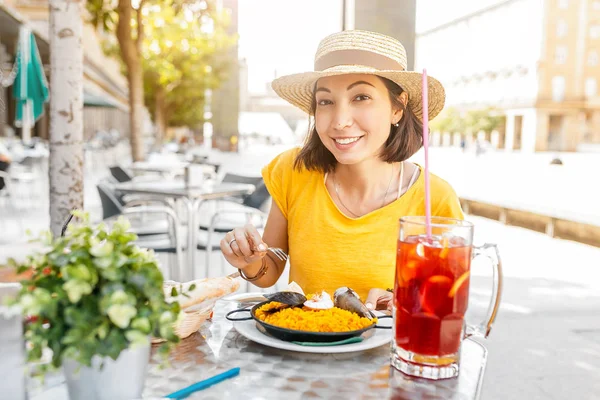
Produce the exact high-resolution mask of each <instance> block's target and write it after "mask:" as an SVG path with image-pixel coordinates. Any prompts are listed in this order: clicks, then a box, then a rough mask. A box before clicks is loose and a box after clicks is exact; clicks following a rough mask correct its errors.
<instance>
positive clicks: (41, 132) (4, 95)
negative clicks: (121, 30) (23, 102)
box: [0, 0, 129, 139]
mask: <svg viewBox="0 0 600 400" xmlns="http://www.w3.org/2000/svg"><path fill="white" fill-rule="evenodd" d="M23 25H27V27H28V28H29V29H31V30H32V32H33V33H34V36H35V40H36V45H37V47H38V49H39V52H40V57H41V59H42V63H43V64H44V70H45V72H46V77H47V78H48V81H49V73H50V68H49V64H50V45H49V38H48V31H49V11H48V1H47V0H4V2H3V3H2V4H1V5H0V69H1V71H2V74H3V75H4V76H5V77H6V76H8V75H10V72H11V70H12V68H13V65H14V60H15V54H16V51H17V39H18V34H19V29H20V28H21V27H22V26H23ZM82 40H83V48H84V70H83V78H84V83H83V90H84V137H85V138H86V139H89V138H90V137H92V136H93V135H94V134H95V133H96V132H97V131H109V130H111V129H114V130H117V131H119V133H120V135H121V137H128V136H129V119H128V113H129V101H128V98H129V92H128V88H127V80H126V78H125V77H124V76H123V74H122V73H121V70H120V64H119V62H118V61H117V60H115V59H112V58H110V57H107V56H106V55H105V54H104V52H103V50H102V45H101V43H100V41H101V38H100V37H98V35H97V33H96V32H95V31H94V29H93V27H92V26H90V25H87V24H85V25H84V27H83V35H82ZM0 91H1V93H0V99H3V100H2V101H3V103H4V105H5V107H4V108H3V112H2V113H0V125H1V126H3V127H11V125H12V121H14V100H13V99H12V90H11V88H10V87H8V88H5V87H2V86H1V85H0ZM46 107H48V105H46ZM47 111H48V109H47V110H46V112H45V113H44V116H43V117H42V118H41V119H40V120H39V121H37V123H36V124H35V127H34V129H33V132H32V133H33V135H34V136H39V137H41V138H43V139H47V138H48V122H49V121H48V112H47ZM13 129H14V127H13ZM2 133H3V132H0V134H2ZM17 133H18V130H17Z"/></svg>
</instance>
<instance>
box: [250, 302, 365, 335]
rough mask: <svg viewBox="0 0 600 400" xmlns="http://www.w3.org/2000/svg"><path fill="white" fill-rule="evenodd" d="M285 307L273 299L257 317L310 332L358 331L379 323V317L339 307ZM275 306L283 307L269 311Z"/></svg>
mask: <svg viewBox="0 0 600 400" xmlns="http://www.w3.org/2000/svg"><path fill="white" fill-rule="evenodd" d="M282 307H284V308H282ZM285 307H286V306H285V305H284V304H281V303H277V302H274V301H272V302H270V303H268V304H265V305H263V306H262V307H260V308H258V309H257V310H256V317H257V318H258V319H260V320H261V321H264V322H266V323H268V324H271V325H275V326H278V327H280V328H287V329H294V330H299V331H309V332H348V331H356V330H359V329H363V328H366V327H368V326H370V325H371V324H375V323H377V318H373V319H371V320H370V319H368V318H364V317H360V316H359V315H358V314H356V313H353V312H351V311H347V310H342V309H341V308H337V307H333V308H330V309H328V310H312V309H310V308H307V307H288V308H285ZM275 308H282V309H281V310H279V311H274V312H268V311H269V310H272V309H275Z"/></svg>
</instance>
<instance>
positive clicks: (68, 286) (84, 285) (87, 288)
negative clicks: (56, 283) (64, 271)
mask: <svg viewBox="0 0 600 400" xmlns="http://www.w3.org/2000/svg"><path fill="white" fill-rule="evenodd" d="M63 289H65V291H66V292H67V296H69V301H70V302H71V303H77V302H78V301H79V300H81V296H83V295H86V294H90V293H92V285H90V284H89V283H88V282H85V281H82V280H79V279H74V280H70V281H67V282H66V283H65V284H64V285H63Z"/></svg>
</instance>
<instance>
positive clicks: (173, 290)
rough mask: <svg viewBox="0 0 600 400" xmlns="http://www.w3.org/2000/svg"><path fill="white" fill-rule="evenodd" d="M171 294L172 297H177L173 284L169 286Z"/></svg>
mask: <svg viewBox="0 0 600 400" xmlns="http://www.w3.org/2000/svg"><path fill="white" fill-rule="evenodd" d="M171 296H173V297H177V289H176V288H175V286H173V287H172V288H171Z"/></svg>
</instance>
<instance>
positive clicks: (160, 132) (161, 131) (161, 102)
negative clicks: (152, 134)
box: [154, 87, 167, 146]
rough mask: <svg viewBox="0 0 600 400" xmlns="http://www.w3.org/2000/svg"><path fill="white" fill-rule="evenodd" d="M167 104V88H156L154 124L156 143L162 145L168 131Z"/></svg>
mask: <svg viewBox="0 0 600 400" xmlns="http://www.w3.org/2000/svg"><path fill="white" fill-rule="evenodd" d="M166 113H167V111H166V104H165V90H164V88H162V87H158V88H156V98H155V100H154V124H155V125H156V144H157V145H159V146H160V145H162V141H163V140H164V138H165V135H166V133H167V119H166V118H167V115H166Z"/></svg>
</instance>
